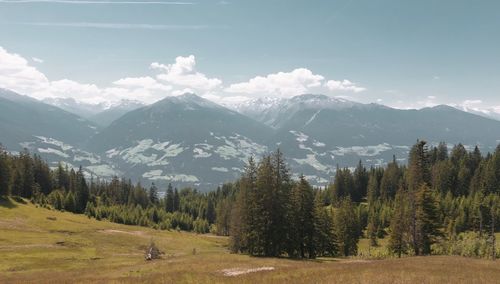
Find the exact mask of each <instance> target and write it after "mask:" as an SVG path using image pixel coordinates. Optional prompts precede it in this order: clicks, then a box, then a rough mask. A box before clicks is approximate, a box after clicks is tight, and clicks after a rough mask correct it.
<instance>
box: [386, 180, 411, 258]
mask: <svg viewBox="0 0 500 284" xmlns="http://www.w3.org/2000/svg"><path fill="white" fill-rule="evenodd" d="M407 211H408V204H407V200H406V194H405V191H404V187H403V185H401V186H400V188H399V189H398V191H397V193H396V197H395V198H394V212H393V215H392V219H391V225H390V234H389V249H390V250H391V251H392V252H393V253H396V254H397V255H398V257H401V255H402V254H403V253H406V252H407V242H406V239H405V237H406V233H407V231H408V225H409V224H408V216H407V214H408V212H407Z"/></svg>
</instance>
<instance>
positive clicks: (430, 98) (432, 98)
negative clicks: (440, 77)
mask: <svg viewBox="0 0 500 284" xmlns="http://www.w3.org/2000/svg"><path fill="white" fill-rule="evenodd" d="M427 98H428V99H429V100H435V99H436V96H427Z"/></svg>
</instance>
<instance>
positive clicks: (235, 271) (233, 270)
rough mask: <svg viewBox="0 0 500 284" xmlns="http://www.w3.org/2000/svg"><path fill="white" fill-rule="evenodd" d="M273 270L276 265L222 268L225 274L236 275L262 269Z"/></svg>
mask: <svg viewBox="0 0 500 284" xmlns="http://www.w3.org/2000/svg"><path fill="white" fill-rule="evenodd" d="M273 270H274V267H272V266H262V267H257V268H229V269H223V270H221V272H222V274H223V275H224V276H228V277H234V276H239V275H244V274H249V273H255V272H260V271H273Z"/></svg>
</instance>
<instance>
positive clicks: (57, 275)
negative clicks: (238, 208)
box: [0, 201, 500, 283]
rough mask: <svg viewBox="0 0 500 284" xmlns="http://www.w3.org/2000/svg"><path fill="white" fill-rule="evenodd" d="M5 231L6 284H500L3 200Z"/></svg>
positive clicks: (464, 273)
mask: <svg viewBox="0 0 500 284" xmlns="http://www.w3.org/2000/svg"><path fill="white" fill-rule="evenodd" d="M0 231H1V237H0V254H1V256H2V257H1V258H0V282H26V281H31V282H36V283H54V282H71V283H75V282H95V281H98V282H129V283H137V282H144V283H146V282H147V283H170V282H176V283H214V282H217V283H221V282H228V283H236V282H237V283H255V282H259V283H270V282H274V283H276V282H279V283H284V282H287V283H303V281H304V279H308V281H309V282H328V283H353V282H357V283H368V282H370V283H393V282H398V283H417V282H418V283H422V282H425V283H470V282H477V283H487V282H490V283H491V282H492V281H493V282H494V279H500V266H499V265H498V264H497V263H495V262H491V261H488V260H479V259H469V258H462V257H441V256H433V257H413V258H403V259H388V260H376V261H375V260H373V261H372V260H361V259H325V258H323V259H319V260H316V261H294V260H287V259H277V258H253V257H249V256H246V255H236V254H230V253H228V251H227V249H226V244H227V239H226V238H222V237H215V236H212V235H196V234H191V233H185V232H176V231H157V230H152V229H148V228H143V227H136V226H125V225H118V224H114V223H109V222H107V221H96V220H94V219H88V218H87V217H85V216H83V215H75V214H71V213H63V212H58V211H53V210H48V209H42V208H37V207H35V206H34V205H32V204H21V203H17V202H14V201H8V202H7V201H0ZM151 239H154V241H155V242H156V244H157V245H158V247H159V248H160V249H161V250H162V251H164V252H165V255H164V256H163V258H162V259H161V260H156V261H152V262H146V261H145V260H144V258H143V250H144V247H145V246H146V245H148V244H149V241H150V240H151ZM194 249H195V250H196V253H195V254H193V250H194ZM252 269H253V270H252ZM229 275H233V276H229Z"/></svg>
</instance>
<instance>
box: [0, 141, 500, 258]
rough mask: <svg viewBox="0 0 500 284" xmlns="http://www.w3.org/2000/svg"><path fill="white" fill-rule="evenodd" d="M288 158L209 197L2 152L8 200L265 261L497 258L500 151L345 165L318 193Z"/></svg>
mask: <svg viewBox="0 0 500 284" xmlns="http://www.w3.org/2000/svg"><path fill="white" fill-rule="evenodd" d="M292 176H293V173H292V172H291V170H290V169H289V167H288V165H287V163H286V161H285V158H284V156H283V154H282V153H281V151H280V150H277V151H275V152H273V153H271V154H269V155H266V156H264V157H262V158H261V159H260V160H259V161H258V162H257V161H255V160H254V159H253V158H250V159H249V161H248V163H247V166H246V169H245V172H244V173H243V174H242V176H241V177H240V178H239V179H238V180H236V181H235V182H233V183H227V184H224V185H222V186H220V187H218V188H217V189H216V190H214V191H211V192H209V193H202V192H199V191H197V190H196V189H193V188H183V189H181V190H178V189H177V188H173V187H172V186H171V185H169V186H168V187H167V188H166V189H165V190H162V191H164V192H165V196H164V197H163V198H160V197H159V193H158V192H159V189H158V188H157V187H156V186H155V185H154V184H152V185H151V186H150V187H148V188H146V187H143V186H142V185H141V184H140V183H137V184H133V183H132V182H131V180H129V179H124V178H122V179H120V178H118V177H114V178H113V179H111V180H102V179H99V178H94V177H92V176H90V177H89V176H88V175H87V176H86V175H85V173H84V172H83V170H82V168H81V167H80V168H79V169H73V168H68V167H66V166H64V165H63V164H59V165H58V166H57V167H56V168H54V169H51V168H50V167H49V166H48V164H47V163H46V162H45V161H43V160H42V159H41V158H40V157H39V156H38V155H30V154H29V153H28V152H27V151H23V152H21V153H20V154H18V155H12V154H9V153H8V152H7V151H5V150H4V149H1V150H0V195H4V196H10V195H12V196H20V197H23V198H27V199H31V200H33V202H36V203H38V204H40V205H42V206H46V207H50V208H54V209H57V210H65V211H69V212H74V213H80V214H86V215H87V216H89V217H92V218H96V219H98V220H101V219H107V220H109V221H112V222H117V223H122V224H129V225H141V226H149V227H153V228H157V229H177V230H186V231H195V232H198V233H207V232H212V233H215V234H219V235H226V236H230V248H231V250H232V251H234V252H242V253H248V254H251V255H256V256H288V257H293V258H315V257H318V256H338V255H341V256H349V255H356V254H357V253H358V241H359V239H360V238H362V237H365V238H368V239H369V242H370V245H371V246H377V245H378V244H379V241H380V240H381V239H388V248H389V251H390V253H391V254H394V255H397V256H402V255H425V254H431V253H440V254H460V255H471V256H494V255H495V252H496V251H495V241H496V240H495V232H498V231H499V229H500V228H499V227H500V226H499V223H500V222H498V219H499V215H500V212H499V211H500V209H499V207H500V198H499V196H500V146H499V147H497V149H496V150H495V151H494V152H493V153H488V154H486V155H483V154H482V153H481V152H480V150H479V148H478V147H476V148H475V149H474V150H472V151H470V152H469V151H467V150H466V148H465V147H464V146H463V145H461V144H458V145H456V146H454V147H453V149H451V151H449V150H448V147H447V145H446V144H445V143H440V144H439V145H437V146H431V147H429V145H428V144H427V143H426V142H425V141H418V142H417V143H416V144H415V145H413V147H412V148H411V150H410V152H409V157H408V160H407V163H406V164H403V163H399V162H398V161H397V160H396V158H395V157H394V159H393V160H392V161H391V162H390V163H388V164H387V165H386V166H384V167H382V166H381V167H371V168H369V169H367V168H366V167H364V166H363V164H362V163H361V162H359V164H358V166H357V167H356V168H355V169H354V170H350V169H348V168H337V171H336V173H335V177H334V178H333V182H332V183H331V184H330V185H329V186H327V187H326V188H314V187H313V186H311V185H310V184H309V183H308V182H307V180H306V178H305V177H304V176H300V177H299V178H298V179H297V180H295V179H293V178H292Z"/></svg>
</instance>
